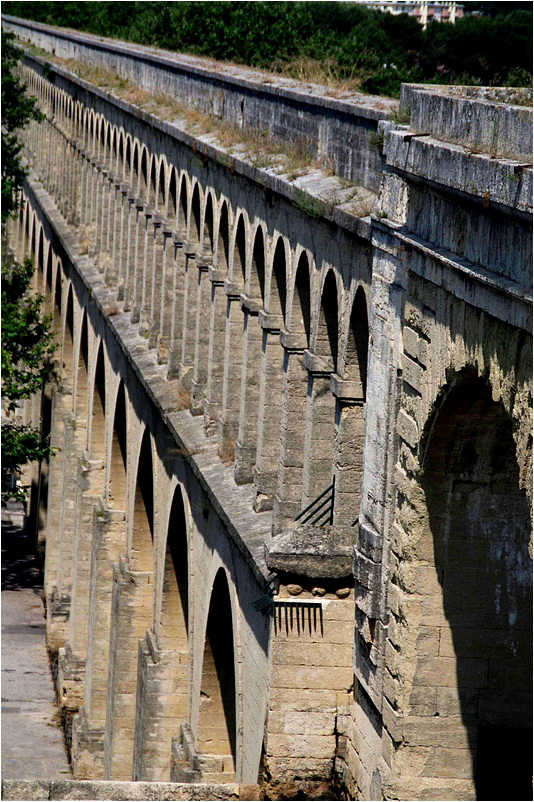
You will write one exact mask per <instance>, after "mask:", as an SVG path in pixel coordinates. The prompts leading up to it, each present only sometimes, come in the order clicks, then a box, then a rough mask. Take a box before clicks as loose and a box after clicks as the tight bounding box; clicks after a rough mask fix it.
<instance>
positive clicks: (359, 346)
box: [334, 287, 369, 526]
mask: <svg viewBox="0 0 534 802" xmlns="http://www.w3.org/2000/svg"><path fill="white" fill-rule="evenodd" d="M368 348H369V326H368V323H367V303H366V299H365V292H364V290H363V287H358V290H357V292H356V295H355V298H354V302H353V304H352V311H351V315H350V321H349V330H348V336H347V349H346V352H345V373H344V375H343V379H344V380H345V382H346V384H344V386H345V387H346V388H347V389H346V390H345V391H344V392H343V393H342V394H341V395H340V397H338V398H336V414H335V436H334V477H335V498H334V520H335V522H336V524H337V525H340V526H343V525H347V526H348V525H350V524H353V523H354V521H355V520H356V519H357V518H358V516H359V514H360V508H361V492H362V481H363V454H364V445H365V400H366V393H367V352H368Z"/></svg>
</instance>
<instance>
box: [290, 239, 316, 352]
mask: <svg viewBox="0 0 534 802" xmlns="http://www.w3.org/2000/svg"><path fill="white" fill-rule="evenodd" d="M291 330H292V331H295V332H297V331H298V332H302V333H303V334H305V335H306V342H307V347H309V344H310V330H311V292H310V262H309V259H308V255H307V253H306V252H305V251H302V253H301V254H300V257H299V261H298V265H297V271H296V275H295V284H294V287H293V299H292V306H291Z"/></svg>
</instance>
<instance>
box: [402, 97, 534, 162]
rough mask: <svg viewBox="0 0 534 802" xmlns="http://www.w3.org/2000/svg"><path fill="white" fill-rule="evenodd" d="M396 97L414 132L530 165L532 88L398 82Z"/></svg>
mask: <svg viewBox="0 0 534 802" xmlns="http://www.w3.org/2000/svg"><path fill="white" fill-rule="evenodd" d="M519 101H521V105H517V104H518V102H519ZM400 102H401V108H403V109H405V110H406V111H408V110H409V112H410V128H411V129H412V130H414V131H423V132H427V133H428V134H432V135H433V136H434V137H435V138H436V139H440V140H444V141H450V142H455V143H458V144H463V145H464V146H466V147H469V146H471V147H472V148H473V149H474V150H477V151H484V152H487V153H490V154H491V155H493V156H502V157H505V158H510V159H517V160H518V161H523V162H529V163H530V164H532V90H528V89H520V88H513V87H499V88H494V87H460V86H455V87H452V86H447V87H435V86H431V85H419V84H403V85H402V87H401V101H400ZM527 103H528V104H529V105H526V104H527Z"/></svg>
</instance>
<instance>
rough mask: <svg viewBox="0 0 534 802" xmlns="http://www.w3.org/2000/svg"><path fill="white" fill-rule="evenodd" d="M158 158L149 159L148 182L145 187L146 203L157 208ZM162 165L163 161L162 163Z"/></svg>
mask: <svg viewBox="0 0 534 802" xmlns="http://www.w3.org/2000/svg"><path fill="white" fill-rule="evenodd" d="M157 165H158V160H157V158H156V156H152V157H151V159H150V183H149V186H148V187H147V203H148V204H150V205H151V206H153V208H154V209H157V206H158V187H157V184H158V166H157ZM162 167H163V163H162Z"/></svg>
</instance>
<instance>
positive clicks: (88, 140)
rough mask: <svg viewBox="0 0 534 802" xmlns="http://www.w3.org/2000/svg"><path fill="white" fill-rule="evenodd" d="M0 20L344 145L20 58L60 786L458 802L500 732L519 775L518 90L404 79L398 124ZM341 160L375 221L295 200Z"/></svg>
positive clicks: (524, 715) (525, 510) (527, 323)
mask: <svg viewBox="0 0 534 802" xmlns="http://www.w3.org/2000/svg"><path fill="white" fill-rule="evenodd" d="M8 23H9V27H11V28H12V29H14V30H15V31H16V32H17V33H18V34H19V35H20V36H21V37H22V38H24V39H27V40H31V41H32V42H33V43H34V44H37V45H38V46H40V47H43V48H46V49H48V50H49V51H52V49H53V50H54V52H55V53H56V55H58V56H61V57H63V58H77V59H80V60H81V61H83V60H84V59H86V60H87V59H89V58H91V59H92V63H93V64H99V65H100V66H101V67H106V66H107V67H110V68H112V69H113V70H117V71H118V72H119V74H120V75H123V76H125V77H128V78H131V77H132V76H133V75H135V76H136V78H137V80H138V81H139V82H140V84H141V85H144V86H145V88H146V87H147V86H148V87H149V88H150V86H155V85H156V84H157V87H159V88H160V89H161V86H162V85H164V86H165V90H166V91H167V92H169V93H172V92H174V93H175V94H176V95H177V96H180V97H182V99H185V100H186V101H188V102H190V103H192V104H193V105H194V104H195V92H197V95H198V98H199V103H200V104H201V105H202V104H203V108H204V110H206V106H209V105H210V104H211V106H210V108H211V111H212V112H213V113H217V110H219V116H224V114H227V113H231V112H229V111H228V109H229V108H230V107H231V108H233V106H232V105H231V104H232V103H234V102H235V104H236V105H235V108H237V109H238V110H239V109H240V112H241V114H242V116H241V123H243V116H246V113H247V111H246V110H247V109H249V108H264V109H267V111H264V118H265V119H267V118H268V117H269V115H271V119H274V117H272V109H271V111H269V110H268V109H269V108H270V107H269V103H270V104H275V103H278V104H281V105H279V107H278V112H279V111H280V109H282V110H283V113H284V114H286V117H285V119H286V124H287V126H289V127H291V125H293V121H294V120H296V119H297V118H298V119H299V120H300V122H299V125H300V130H301V133H303V136H305V137H307V136H308V137H309V139H310V141H311V140H313V137H314V136H315V133H316V132H317V126H316V123H317V115H319V116H320V124H319V128H320V130H321V135H320V137H319V139H320V142H321V143H322V144H321V145H320V147H324V148H325V149H328V147H330V146H331V144H332V142H334V143H335V142H336V141H337V140H336V136H337V137H339V136H340V131H341V132H343V133H342V136H344V137H345V138H347V137H349V133H350V132H352V134H350V136H352V137H353V138H352V139H351V140H350V141H351V143H352V144H351V146H350V147H349V148H348V151H347V150H345V151H343V152H341V150H339V151H337V150H336V148H335V147H333V146H332V153H333V154H334V155H333V156H332V158H333V159H334V170H335V171H337V174H338V176H341V177H342V179H341V180H340V179H339V178H338V177H336V176H333V177H332V176H331V177H328V176H325V175H324V174H322V173H320V171H318V170H315V171H312V170H310V171H308V173H307V175H302V176H301V177H300V178H296V179H295V177H291V176H287V175H284V174H280V172H278V173H277V172H276V170H275V169H274V168H272V167H267V168H261V167H257V166H254V165H251V164H249V163H247V161H246V159H243V158H240V157H239V156H238V155H236V154H235V153H233V152H232V149H231V148H230V150H229V152H225V151H224V149H223V148H222V146H221V145H220V143H219V142H217V141H216V140H214V139H213V138H210V137H209V136H205V137H202V136H199V137H194V136H192V135H191V134H190V133H187V132H185V131H184V130H182V129H181V128H180V126H179V125H178V124H175V123H167V122H162V121H161V120H158V119H157V117H155V116H153V115H151V114H148V113H146V112H143V111H142V110H141V109H139V108H138V107H135V106H132V105H131V104H129V103H128V102H126V101H125V100H123V99H117V98H116V97H113V96H112V95H111V94H110V93H108V92H105V91H102V90H100V89H98V88H97V87H95V86H94V85H91V84H90V83H88V82H87V81H85V80H83V79H82V78H77V77H76V76H74V75H73V74H72V73H69V72H68V71H67V70H66V69H64V68H62V67H61V66H58V65H47V66H45V65H44V63H43V60H42V58H41V57H39V56H36V55H29V54H28V55H27V56H26V57H25V59H24V66H23V73H24V76H25V79H26V80H27V81H28V84H29V86H30V90H31V92H32V93H34V94H35V95H37V97H38V98H39V103H40V106H41V108H42V109H43V111H44V112H45V114H46V120H45V121H44V122H43V123H42V124H40V125H38V124H32V126H31V127H30V128H29V129H28V132H27V135H26V138H25V153H26V155H27V158H28V161H29V164H30V165H31V172H30V174H29V177H28V179H27V181H26V183H25V188H24V204H23V207H22V208H21V213H20V216H19V218H18V220H17V221H16V222H15V223H14V224H13V226H12V231H11V238H12V242H13V245H14V247H15V248H16V249H17V251H18V253H19V255H20V256H22V255H24V254H29V255H31V256H32V257H33V258H34V260H35V263H36V268H37V270H36V284H35V287H36V289H39V290H40V291H42V292H44V293H45V294H46V297H47V303H48V308H49V309H50V310H51V311H52V310H53V311H54V314H55V326H56V330H57V332H58V335H59V336H60V340H61V358H60V360H59V364H58V375H59V380H58V384H57V385H56V386H55V387H53V388H50V389H48V390H47V391H46V393H45V394H44V395H43V398H42V399H36V400H35V402H34V403H33V406H32V408H31V409H30V408H28V410H27V417H28V419H31V420H34V421H37V420H41V421H42V425H43V427H44V428H45V430H49V431H50V432H51V438H52V444H53V445H54V446H55V447H56V448H57V451H56V453H55V454H54V456H53V457H51V459H50V464H43V465H41V466H40V471H39V472H38V473H37V472H35V473H34V475H33V477H32V479H33V500H32V501H33V509H34V510H35V511H37V512H36V527H37V530H38V532H39V537H40V538H41V540H42V541H43V542H46V574H45V591H46V596H47V608H48V623H47V626H48V644H49V648H50V650H51V651H52V652H53V653H54V654H57V659H58V691H59V695H60V704H61V706H62V708H63V710H64V711H65V712H66V714H67V717H68V719H69V720H70V721H72V726H71V730H69V733H70V737H71V738H72V747H71V752H72V760H73V767H74V776H75V777H77V778H79V779H84V778H87V779H94V778H104V779H117V780H131V779H133V780H152V781H154V780H164V781H168V780H178V781H186V782H191V781H195V782H198V781H202V782H221V781H226V780H229V781H234V780H236V779H237V781H238V782H241V783H256V781H257V779H258V774H259V773H261V777H262V780H263V783H264V788H265V789H267V791H268V792H269V793H271V794H277V793H280V794H288V793H290V794H291V793H295V792H296V790H299V789H300V792H301V793H302V792H306V791H309V790H310V787H314V788H317V786H318V785H320V784H321V783H325V782H326V783H329V784H331V785H332V786H334V787H336V788H338V789H339V788H341V787H342V788H344V789H346V791H347V792H348V793H349V794H350V795H352V796H355V797H357V798H363V799H379V798H401V799H402V798H415V799H424V798H443V799H446V798H454V799H472V798H475V795H476V794H478V795H479V796H480V797H481V798H484V796H483V795H484V793H485V788H486V784H487V783H488V777H490V779H491V782H492V783H493V784H495V782H497V781H498V780H496V779H495V777H494V776H493V775H492V773H491V766H492V763H493V761H494V760H495V749H496V747H498V748H499V749H503V748H504V746H503V744H507V745H508V747H507V748H509V749H510V750H515V751H516V753H517V750H522V754H523V755H524V757H522V758H521V760H520V764H521V767H522V769H521V770H520V771H519V772H518V778H517V791H514V790H513V788H512V786H511V779H510V778H509V777H507V778H505V779H504V781H503V782H505V783H506V786H505V790H504V796H503V797H502V798H521V797H520V796H518V797H513V796H511V795H510V794H513V793H517V794H520V793H522V790H521V788H522V784H524V783H525V782H528V783H529V782H530V770H529V769H528V760H529V758H528V751H529V750H530V746H529V747H528V749H527V750H526V751H525V744H528V743H529V741H528V738H529V734H528V733H529V728H531V722H530V712H529V711H530V708H531V702H530V701H529V700H530V699H531V669H530V643H531V634H532V633H531V624H530V611H531V593H532V591H531V556H530V554H529V538H530V531H531V526H530V496H529V494H530V490H531V478H530V472H531V451H532V437H531V430H532V424H531V406H532V389H531V385H532V382H531V379H532V376H531V371H532V350H531V349H532V338H531V316H532V308H531V295H530V293H531V256H532V250H531V188H532V169H531V167H530V166H528V165H527V164H526V160H527V156H528V154H529V153H530V151H531V142H530V140H529V137H531V128H530V119H531V110H529V109H528V108H526V107H525V106H524V105H517V104H518V103H524V101H525V98H524V97H522V96H521V92H519V91H518V90H516V91H515V92H514V91H513V90H492V91H489V90H488V93H487V94H486V95H484V94H483V91H484V90H482V92H481V91H476V90H473V89H465V88H464V89H463V90H462V91H457V92H455V91H449V90H445V89H441V90H437V89H435V90H430V89H429V88H427V87H413V86H406V87H404V88H403V95H402V98H401V103H402V104H403V106H404V107H405V108H408V107H409V109H410V113H411V119H410V122H409V123H407V124H404V125H401V124H399V123H395V122H394V120H393V119H392V110H391V108H389V107H388V108H383V109H377V108H372V103H371V104H370V103H369V102H366V103H365V104H362V105H361V106H360V107H358V106H357V105H355V104H354V103H353V104H352V105H351V104H350V103H348V102H347V103H345V105H343V104H341V105H340V103H339V101H336V100H335V99H333V100H331V101H330V100H328V99H327V98H324V97H323V98H322V99H321V102H320V103H319V102H317V103H316V106H317V107H318V108H319V109H320V111H317V109H316V108H315V106H314V107H313V109H311V107H310V106H309V105H306V101H305V100H304V99H302V98H301V99H300V100H299V99H298V98H295V97H294V96H293V95H291V92H290V91H289V90H287V92H286V93H285V94H284V93H278V94H279V95H280V96H279V97H277V98H275V95H277V93H276V92H274V91H273V92H271V93H270V94H269V93H268V94H269V97H268V98H264V97H263V96H262V95H261V92H259V90H258V92H259V94H258V95H255V94H254V91H253V90H254V87H253V86H251V84H250V80H251V79H250V77H247V81H248V83H247V82H245V80H244V79H243V80H242V81H241V83H240V82H239V80H238V79H235V80H234V78H229V79H228V80H226V79H225V77H224V76H223V75H222V74H217V73H216V71H215V72H214V71H213V70H212V73H213V74H212V75H209V74H207V72H206V71H204V72H202V70H201V68H200V67H199V66H198V65H195V64H192V65H191V64H189V65H186V64H185V63H180V64H179V65H178V66H177V65H176V59H175V62H174V63H173V64H168V63H167V62H166V61H165V58H163V56H161V55H154V54H150V53H148V52H145V51H143V50H142V49H141V48H138V47H131V48H130V47H129V46H126V45H123V44H118V43H106V42H102V41H100V40H99V41H98V42H96V41H92V38H91V37H81V36H79V35H76V34H68V35H67V34H64V33H61V32H59V33H58V32H56V31H54V30H53V29H49V28H46V27H45V26H38V25H33V24H29V23H24V25H22V24H19V23H18V22H16V21H13V20H8ZM178 60H179V59H178ZM184 76H185V77H184ZM195 81H196V83H195ZM225 81H226V82H225ZM143 82H144V83H143ZM154 82H155V83H154ZM200 85H202V87H203V88H202V89H201V88H199V87H200ZM184 87H186V88H187V91H188V92H189V94H188V95H187V97H186V96H185V94H184V95H183V96H182V95H180V92H183V93H185V91H186V90H185V89H184ZM195 87H196V89H195ZM202 93H203V94H202ZM243 98H244V99H243ZM510 100H513V101H514V102H515V103H516V105H514V104H513V103H511V102H510ZM310 103H311V101H310ZM313 103H315V101H313ZM313 103H312V106H313ZM217 104H219V105H217ZM221 104H222V105H223V106H224V104H226V106H225V108H226V111H224V110H223V111H221ZM299 104H301V105H299ZM386 105H387V104H386ZM314 109H315V110H314ZM278 112H277V114H278ZM380 112H382V117H383V120H382V121H380V117H381V114H380ZM314 115H315V116H314ZM264 118H262V119H264ZM307 120H310V121H312V122H310V124H309V130H308V129H307V122H306V121H307ZM459 121H460V122H459ZM295 124H296V123H295ZM347 132H349V133H347ZM363 132H365V136H364V133H363ZM496 132H497V133H496ZM275 133H276V132H275ZM371 133H372V134H373V136H372V137H371V136H370V134H371ZM347 141H349V140H347ZM325 143H326V144H325ZM329 143H330V144H329ZM318 147H319V145H318ZM347 152H353V153H354V154H355V156H354V157H353V158H352V157H351V158H350V159H348V157H347ZM336 153H337V156H336ZM336 158H337V161H336ZM381 169H382V170H383V175H382V177H381V176H380V170H381ZM343 176H344V178H343ZM348 180H350V181H352V182H355V181H356V180H358V181H359V182H360V185H361V186H362V187H363V188H364V189H365V190H366V192H368V193H377V192H378V191H379V193H378V197H377V201H376V207H375V212H374V214H372V215H369V214H368V213H367V211H366V213H365V214H363V213H362V212H361V210H360V214H358V213H357V212H356V211H355V210H354V207H353V206H352V207H351V206H350V204H348V205H346V204H344V203H343V202H341V203H334V202H332V200H331V199H330V200H329V201H328V202H326V201H325V200H324V197H323V199H322V201H321V203H322V205H321V206H318V205H317V194H320V191H321V187H322V186H327V187H328V189H329V191H330V189H331V188H332V186H336V187H338V189H339V188H340V187H343V186H345V184H344V183H343V182H344V181H345V182H346V181H348ZM321 182H326V183H325V184H322V183H321ZM336 182H337V183H336ZM351 209H352V211H351ZM327 489H328V492H327V493H326V494H325V495H324V496H321V494H323V493H324V492H325V491H327ZM318 497H321V498H320V499H319V501H318V502H317V503H318V504H321V503H324V507H322V508H320V509H317V515H319V513H321V514H322V512H321V510H322V511H326V513H327V515H326V516H325V517H323V518H319V521H317V517H314V518H313V519H312V520H310V521H309V522H308V523H307V524H304V525H299V521H295V518H297V516H298V515H299V514H300V513H301V512H302V510H303V509H305V508H306V507H308V506H309V505H310V504H312V503H313V502H314V500H315V499H317V498H318ZM313 520H315V521H316V524H315V525H314V524H313V523H312V521H313ZM319 523H324V524H325V525H324V526H319ZM355 523H356V524H357V525H353V524H355ZM271 577H275V584H274V587H275V589H276V591H277V595H276V596H275V597H274V599H273V600H272V607H273V608H274V609H273V615H272V616H264V615H262V613H261V611H259V610H258V606H261V605H258V604H255V602H257V601H258V599H262V597H263V601H264V603H265V604H267V606H271V599H270V597H269V588H271V587H273V586H272V585H268V584H267V582H268V581H269V579H270V578H271ZM266 594H267V598H265V595H266ZM523 769H524V770H523ZM525 778H526V779H525Z"/></svg>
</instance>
